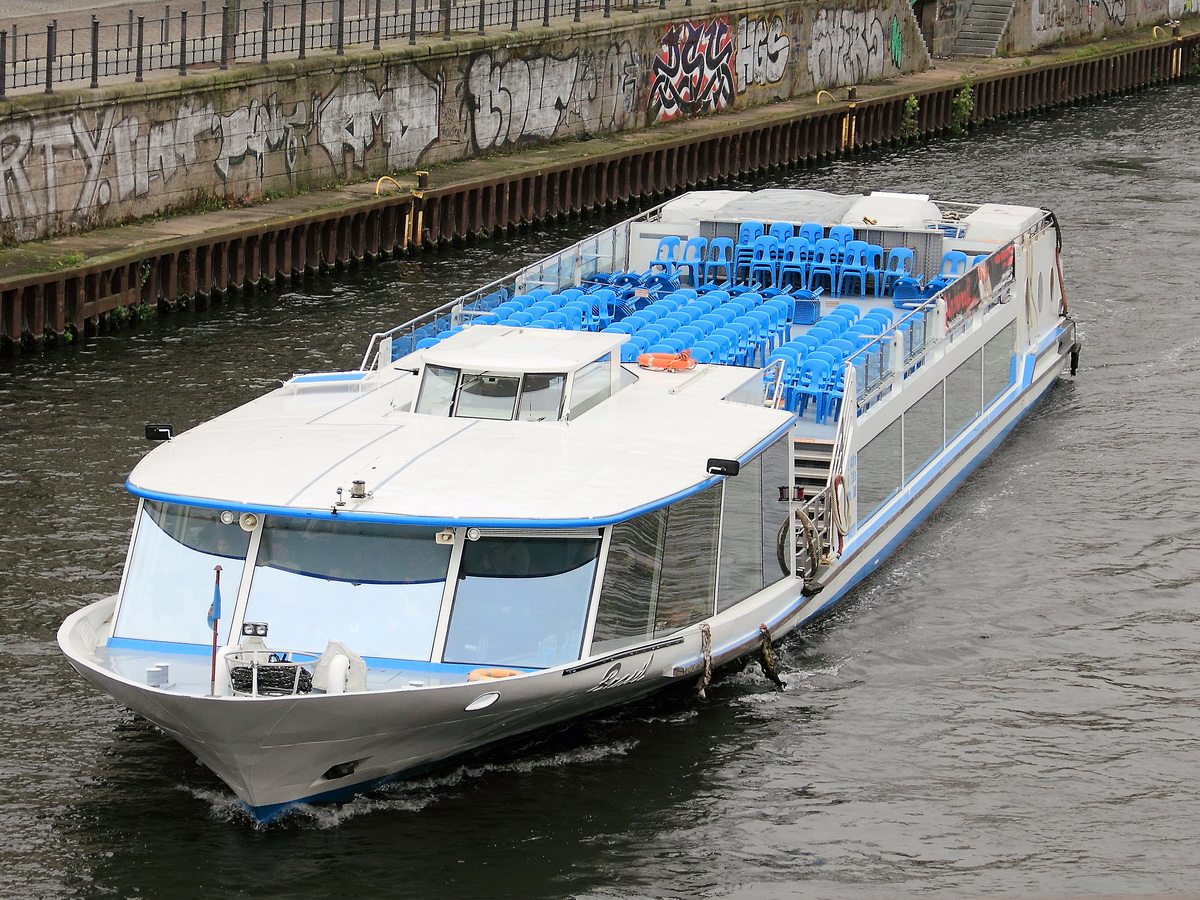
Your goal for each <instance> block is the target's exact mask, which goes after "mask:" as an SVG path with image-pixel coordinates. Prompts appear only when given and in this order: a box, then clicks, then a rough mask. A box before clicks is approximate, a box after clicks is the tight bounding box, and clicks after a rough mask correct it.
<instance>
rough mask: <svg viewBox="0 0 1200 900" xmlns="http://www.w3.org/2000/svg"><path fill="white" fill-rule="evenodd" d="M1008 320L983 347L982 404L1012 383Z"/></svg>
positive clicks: (1010, 332) (1011, 353) (1010, 330)
mask: <svg viewBox="0 0 1200 900" xmlns="http://www.w3.org/2000/svg"><path fill="white" fill-rule="evenodd" d="M1015 330H1016V328H1015V326H1014V325H1013V324H1012V323H1011V322H1010V323H1009V324H1008V325H1006V326H1005V327H1004V328H1003V329H1001V331H1000V332H999V333H998V334H997V335H996V336H995V337H994V338H992V339H991V340H990V341H988V342H987V343H986V344H985V345H984V347H983V405H984V406H987V405H988V404H989V403H991V402H992V401H993V400H995V399H996V398H997V397H998V396H1000V394H1002V393H1003V392H1004V390H1005V389H1006V388H1007V387H1008V386H1009V384H1011V383H1012V359H1013V335H1014V332H1015Z"/></svg>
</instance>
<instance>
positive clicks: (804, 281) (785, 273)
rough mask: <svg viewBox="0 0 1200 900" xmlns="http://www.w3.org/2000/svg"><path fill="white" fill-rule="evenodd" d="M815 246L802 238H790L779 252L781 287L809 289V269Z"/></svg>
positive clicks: (779, 280) (779, 282)
mask: <svg viewBox="0 0 1200 900" xmlns="http://www.w3.org/2000/svg"><path fill="white" fill-rule="evenodd" d="M812 256H813V245H812V244H810V243H809V242H808V241H806V240H805V239H804V238H802V237H794V238H788V239H787V240H786V241H784V243H783V246H782V247H781V248H780V251H779V278H778V281H777V282H776V283H777V284H779V285H783V286H787V287H793V288H797V287H799V288H807V287H808V267H809V265H810V264H811V263H812Z"/></svg>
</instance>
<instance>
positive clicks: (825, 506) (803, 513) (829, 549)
mask: <svg viewBox="0 0 1200 900" xmlns="http://www.w3.org/2000/svg"><path fill="white" fill-rule="evenodd" d="M832 496H833V492H832V490H831V489H830V488H828V487H825V488H822V489H821V490H820V491H819V492H818V493H816V494H813V495H812V496H806V497H805V499H804V500H803V501H802V502H801V503H800V504H799V505H798V506H797V507H796V511H797V515H796V517H795V525H796V528H797V533H796V573H797V574H799V575H802V576H803V577H804V578H805V579H806V580H807V579H809V578H812V577H813V576H815V575H816V573H817V571H818V570H819V568H820V567H821V566H823V565H827V564H828V563H829V562H830V561H831V560H832V559H833V558H834V557H835V556H836V552H837V546H836V543H835V542H836V541H837V537H836V535H837V530H836V523H835V522H834V511H833V504H832V502H831V498H832Z"/></svg>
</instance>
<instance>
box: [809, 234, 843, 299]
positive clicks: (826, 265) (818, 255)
mask: <svg viewBox="0 0 1200 900" xmlns="http://www.w3.org/2000/svg"><path fill="white" fill-rule="evenodd" d="M841 262H842V245H841V244H839V243H838V242H837V241H836V240H834V239H833V238H822V239H821V240H819V241H817V242H816V244H814V245H813V260H812V263H811V264H810V265H809V267H808V285H807V287H808V290H810V291H811V290H813V289H814V288H815V287H817V283H818V281H819V280H820V279H822V278H824V279H825V281H826V283H827V284H828V285H829V291H830V293H832V292H833V291H834V290H835V288H836V287H837V279H838V274H839V272H840V269H841Z"/></svg>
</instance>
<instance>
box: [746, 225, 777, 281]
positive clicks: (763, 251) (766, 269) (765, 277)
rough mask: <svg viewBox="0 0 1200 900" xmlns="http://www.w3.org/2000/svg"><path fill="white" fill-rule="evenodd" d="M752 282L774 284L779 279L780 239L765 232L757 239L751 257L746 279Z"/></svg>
mask: <svg viewBox="0 0 1200 900" xmlns="http://www.w3.org/2000/svg"><path fill="white" fill-rule="evenodd" d="M746 281H747V282H749V283H751V284H761V285H774V284H776V283H777V282H778V281H779V240H778V239H777V238H775V237H773V236H772V235H769V234H764V235H763V236H762V237H760V238H757V239H755V241H754V250H753V253H752V255H751V257H750V274H749V277H748V278H747V279H746Z"/></svg>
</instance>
